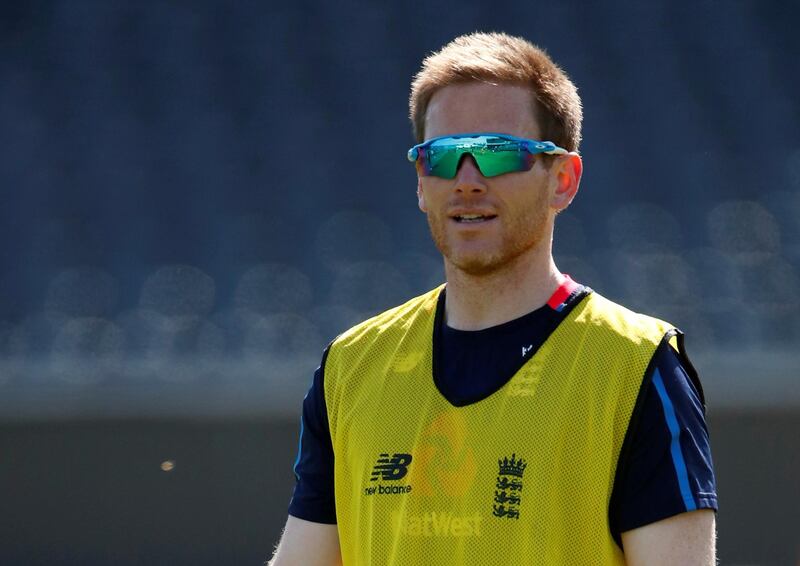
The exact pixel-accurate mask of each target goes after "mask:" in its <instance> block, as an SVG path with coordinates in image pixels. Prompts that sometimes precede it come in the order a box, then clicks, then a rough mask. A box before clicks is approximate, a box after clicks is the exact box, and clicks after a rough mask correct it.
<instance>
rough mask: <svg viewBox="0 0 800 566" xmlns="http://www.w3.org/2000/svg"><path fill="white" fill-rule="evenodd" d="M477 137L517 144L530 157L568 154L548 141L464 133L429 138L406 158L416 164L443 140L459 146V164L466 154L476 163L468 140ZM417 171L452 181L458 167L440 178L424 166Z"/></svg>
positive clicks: (510, 171)
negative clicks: (460, 148) (451, 174)
mask: <svg viewBox="0 0 800 566" xmlns="http://www.w3.org/2000/svg"><path fill="white" fill-rule="evenodd" d="M478 137H492V138H499V139H501V140H503V141H504V142H511V143H513V144H517V146H518V148H519V149H520V150H523V151H525V152H527V153H528V154H530V155H536V154H539V153H544V154H547V155H564V154H567V153H569V152H568V151H567V150H566V149H564V148H563V147H559V146H557V145H556V144H554V143H553V142H550V141H539V140H531V139H526V138H520V137H517V136H512V135H510V134H501V133H496V132H473V133H466V134H451V135H448V136H438V137H435V138H431V139H429V140H426V141H424V142H422V143H420V144H417V145H415V146H414V147H412V148H411V149H409V150H408V153H407V157H408V160H409V161H410V162H412V163H416V162H417V161H418V160H419V159H420V157H424V156H425V154H426V153H427V150H428V149H429V148H430V146H431V145H433V144H436V143H437V142H438V143H441V142H442V141H443V140H452V144H447V145H452V146H453V147H454V149H459V146H461V147H462V148H463V150H462V151H461V155H460V156H459V163H460V161H461V157H462V156H463V155H464V154H467V153H469V154H470V155H472V157H473V159H475V162H476V163H478V157H476V156H475V154H474V153H473V152H472V151H470V145H471V144H470V143H469V141H468V140H469V138H478ZM472 146H473V147H474V148H476V149H477V148H486V147H488V146H489V144H487V143H482V144H472ZM478 168H479V169H480V164H478ZM418 169H421V170H422V171H423V172H424V173H423V176H434V177H439V178H442V179H453V178H455V176H456V174H457V173H458V165H457V166H456V170H455V172H454V174H453V176H452V177H442V176H439V175H433V174H432V172H431V169H432V168H430V169H429V168H428V167H427V166H425V165H422V167H420V168H418ZM529 169H530V167H528V169H524V168H522V169H512V170H509V171H504V172H502V173H496V174H494V175H485V174H484V172H483V171H481V174H482V175H484V176H485V177H489V176H491V177H495V176H498V175H503V174H505V173H512V172H516V171H526V170H529Z"/></svg>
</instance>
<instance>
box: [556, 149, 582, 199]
mask: <svg viewBox="0 0 800 566" xmlns="http://www.w3.org/2000/svg"><path fill="white" fill-rule="evenodd" d="M553 169H554V171H553V175H554V176H555V179H554V181H555V184H556V187H555V192H553V195H552V198H551V199H550V207H551V208H554V209H555V210H556V211H557V212H561V211H562V210H564V209H566V208H567V207H568V206H569V205H570V203H571V202H572V199H574V198H575V195H576V194H577V193H578V186H579V185H580V183H581V175H583V161H582V160H581V156H580V155H578V154H577V153H576V152H574V151H571V152H569V153H567V154H566V155H561V156H559V157H558V158H557V160H556V162H555V163H554V164H553Z"/></svg>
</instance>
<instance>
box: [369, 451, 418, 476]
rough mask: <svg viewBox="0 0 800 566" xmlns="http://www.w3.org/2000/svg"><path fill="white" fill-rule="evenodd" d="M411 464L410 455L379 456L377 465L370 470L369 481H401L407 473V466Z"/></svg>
mask: <svg viewBox="0 0 800 566" xmlns="http://www.w3.org/2000/svg"><path fill="white" fill-rule="evenodd" d="M410 463H411V454H394V455H392V456H389V455H388V454H381V455H380V457H379V458H378V462H377V464H375V467H374V468H373V469H372V477H371V478H370V481H377V480H379V479H380V480H401V479H403V478H404V477H406V474H407V473H408V465H409V464H410Z"/></svg>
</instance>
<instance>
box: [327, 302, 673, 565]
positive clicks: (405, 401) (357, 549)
mask: <svg viewBox="0 0 800 566" xmlns="http://www.w3.org/2000/svg"><path fill="white" fill-rule="evenodd" d="M440 292H441V288H439V289H436V290H434V291H431V292H429V293H427V294H426V295H423V296H421V297H418V298H416V299H413V300H411V301H409V302H408V303H406V304H405V305H402V306H400V307H397V308H395V309H392V310H390V311H387V312H385V313H383V314H381V315H379V316H377V317H375V318H373V319H370V320H368V321H366V322H364V323H362V324H360V325H358V326H356V327H354V328H352V329H351V330H349V331H348V332H346V333H345V334H343V335H342V336H340V337H339V338H337V339H336V341H335V342H334V343H333V345H332V346H331V348H330V351H329V354H328V357H327V360H326V363H325V399H326V405H327V409H328V418H329V423H330V431H331V438H332V442H333V450H334V455H335V456H334V464H335V494H336V514H337V522H338V529H339V539H340V545H341V551H342V558H343V561H344V565H345V566H379V565H380V566H383V565H397V566H421V565H436V566H440V565H441V566H444V565H449V564H452V565H462V564H471V565H476V566H489V565H495V564H497V565H503V566H508V565H520V566H521V565H531V564H536V565H547V566H553V565H560V564H565V565H570V566H573V565H581V564H586V565H592V566H596V565H598V564H624V560H623V556H622V552H621V550H620V548H619V547H618V546H617V545H616V543H615V542H614V540H613V539H612V536H611V532H610V530H609V519H608V505H609V500H610V497H611V492H612V489H613V483H614V476H615V473H616V467H617V460H618V457H619V453H620V449H621V447H622V443H623V440H624V439H625V433H626V431H627V429H628V423H629V421H630V418H631V413H632V411H633V408H634V405H635V404H636V399H637V396H638V394H639V389H640V386H641V383H642V379H643V377H644V374H645V371H646V369H647V366H648V364H649V362H650V359H651V358H652V356H653V354H654V353H655V350H656V348H657V347H658V345H659V343H660V342H661V340H662V339H663V338H664V336H665V335H666V334H667V333H668V332H669V331H670V330H671V329H672V327H671V326H670V325H669V324H667V323H665V322H663V321H659V320H656V319H653V318H650V317H646V316H643V315H639V314H636V313H633V312H631V311H629V310H627V309H625V308H623V307H621V306H619V305H616V304H614V303H612V302H610V301H608V300H607V299H605V298H603V297H601V296H599V295H597V294H596V293H591V294H589V295H588V296H587V297H585V298H584V299H583V300H582V301H581V302H580V303H579V304H577V305H576V306H575V307H574V308H573V309H572V310H571V311H570V313H569V314H568V315H567V317H566V318H565V319H564V320H563V321H562V322H561V324H559V326H558V327H557V328H556V330H555V331H554V332H553V334H552V335H551V336H550V337H549V338H548V339H547V341H546V342H545V343H544V344H543V345H542V346H541V348H540V349H539V350H538V351H537V352H536V354H535V355H534V356H533V357H532V358H531V359H530V360H528V362H527V363H526V364H525V365H524V366H523V367H522V368H521V369H520V370H519V371H518V372H517V374H516V375H514V377H513V378H512V379H511V380H510V381H509V382H508V383H506V384H505V385H504V386H503V387H501V388H500V389H499V390H498V391H497V392H495V393H494V394H492V395H490V396H489V397H487V398H486V399H483V400H481V401H479V402H477V403H474V404H471V405H467V406H464V407H455V406H453V405H451V404H450V403H449V402H448V401H447V400H446V399H445V398H444V397H443V396H442V394H441V393H440V392H439V391H438V389H437V388H436V386H435V384H434V381H433V370H432V337H433V327H434V320H435V311H436V303H437V298H438V296H439V293H440Z"/></svg>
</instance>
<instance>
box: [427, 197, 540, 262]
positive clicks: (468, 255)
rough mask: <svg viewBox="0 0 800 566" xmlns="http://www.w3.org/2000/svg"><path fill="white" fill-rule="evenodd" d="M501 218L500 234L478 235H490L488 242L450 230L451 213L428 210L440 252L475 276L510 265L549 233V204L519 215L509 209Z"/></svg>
mask: <svg viewBox="0 0 800 566" xmlns="http://www.w3.org/2000/svg"><path fill="white" fill-rule="evenodd" d="M537 204H538V203H537ZM497 221H499V222H502V224H501V225H500V226H498V227H495V228H499V230H497V231H498V232H499V234H496V233H494V234H486V235H483V236H478V238H486V240H487V241H486V242H479V241H477V239H472V240H469V241H466V240H464V237H463V236H462V235H458V234H454V233H452V232H448V225H449V223H450V222H452V220H451V219H450V218H449V217H447V216H446V215H438V216H434V215H432V214H428V226H429V227H430V231H431V236H432V238H433V241H434V243H435V244H436V247H437V248H438V250H439V252H440V253H441V254H442V256H444V258H445V260H446V262H447V263H449V264H451V265H452V266H453V267H455V268H456V269H458V270H459V271H461V272H463V273H465V274H467V275H471V276H486V275H490V274H493V273H496V272H499V271H501V270H503V269H506V268H508V267H510V266H511V265H513V264H514V263H515V262H516V260H517V259H519V258H520V257H522V256H523V255H525V254H526V253H527V252H529V251H531V250H534V249H537V248H539V247H540V246H541V245H542V243H543V242H545V240H546V236H547V234H548V232H547V227H548V214H547V208H546V207H545V206H535V207H532V208H531V209H528V210H527V211H526V212H525V213H523V214H517V215H509V214H508V213H507V212H506V213H505V214H503V215H502V216H499V217H498V219H497ZM492 231H495V230H492ZM460 240H462V241H460Z"/></svg>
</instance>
